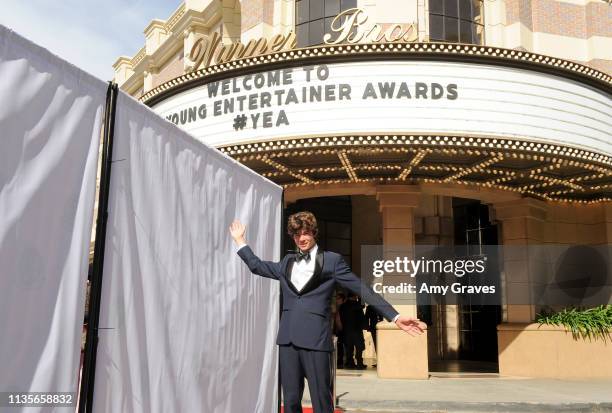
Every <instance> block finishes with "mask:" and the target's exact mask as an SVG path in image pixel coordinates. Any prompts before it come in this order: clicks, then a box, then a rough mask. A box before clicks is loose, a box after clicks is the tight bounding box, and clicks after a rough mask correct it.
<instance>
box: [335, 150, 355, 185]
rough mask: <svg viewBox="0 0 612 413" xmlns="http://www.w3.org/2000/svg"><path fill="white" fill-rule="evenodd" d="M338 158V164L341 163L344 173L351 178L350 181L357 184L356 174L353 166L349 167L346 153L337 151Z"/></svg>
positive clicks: (349, 162)
mask: <svg viewBox="0 0 612 413" xmlns="http://www.w3.org/2000/svg"><path fill="white" fill-rule="evenodd" d="M338 157H339V158H340V162H342V166H343V167H344V169H346V173H347V174H348V176H349V177H350V178H351V180H352V181H354V182H357V181H359V178H358V177H357V173H356V172H355V170H354V169H353V165H351V161H350V160H349V158H348V156H346V151H345V150H342V151H338Z"/></svg>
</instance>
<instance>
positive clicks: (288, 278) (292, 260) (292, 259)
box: [285, 254, 300, 295]
mask: <svg viewBox="0 0 612 413" xmlns="http://www.w3.org/2000/svg"><path fill="white" fill-rule="evenodd" d="M293 264H295V254H292V255H291V257H289V262H288V263H287V272H286V273H285V281H287V285H288V286H289V288H290V289H291V291H293V292H294V293H295V295H299V294H300V292H299V291H298V290H297V288H295V285H293V283H292V282H291V270H292V269H293Z"/></svg>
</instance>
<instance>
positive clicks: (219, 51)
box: [189, 8, 418, 71]
mask: <svg viewBox="0 0 612 413" xmlns="http://www.w3.org/2000/svg"><path fill="white" fill-rule="evenodd" d="M367 20H368V15H367V14H366V12H365V11H364V10H363V9H359V8H353V9H348V10H345V11H343V12H342V13H340V14H338V15H337V16H336V17H334V20H332V23H331V30H332V32H333V34H330V33H327V34H325V36H323V41H324V42H325V44H339V43H348V44H351V43H360V42H366V43H378V42H386V43H393V42H414V41H416V40H417V39H418V30H417V25H416V23H411V24H409V25H408V26H407V27H404V26H403V25H401V24H395V25H393V26H390V27H389V28H387V29H386V30H382V26H380V25H379V24H374V25H373V26H371V27H366V26H365V24H366V22H367ZM296 45H297V38H296V35H295V33H294V32H289V33H288V34H286V35H284V34H277V35H275V36H273V37H271V38H270V39H266V38H264V37H260V38H257V39H252V40H250V41H249V42H247V44H243V43H241V42H236V43H231V44H222V43H221V35H220V34H219V33H217V32H215V33H213V34H211V35H210V36H208V37H203V38H200V39H198V40H197V41H196V42H195V43H194V44H193V47H192V48H191V51H190V52H189V59H191V61H192V62H194V65H193V68H192V69H191V70H192V71H196V70H199V69H203V68H206V67H208V66H210V65H212V64H221V63H226V62H229V61H232V60H236V59H243V58H247V57H254V56H259V55H262V54H267V53H276V52H281V51H284V50H291V49H295V47H296Z"/></svg>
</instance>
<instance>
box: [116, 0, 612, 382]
mask: <svg viewBox="0 0 612 413" xmlns="http://www.w3.org/2000/svg"><path fill="white" fill-rule="evenodd" d="M144 34H145V45H144V47H143V48H142V49H141V50H140V51H139V52H138V53H137V54H136V55H134V56H133V57H120V58H119V59H118V60H117V61H116V62H115V64H114V68H115V81H116V82H117V83H118V84H119V86H120V87H121V88H122V89H123V90H124V91H126V92H128V93H129V94H131V95H132V96H134V98H136V99H140V100H141V101H142V102H143V103H145V104H146V105H148V106H150V107H151V108H152V109H153V110H154V111H156V112H157V113H159V114H160V115H161V116H163V117H165V118H166V119H167V120H168V121H170V122H173V123H175V124H177V125H179V126H180V127H181V128H183V129H185V130H186V131H188V132H189V133H191V134H192V135H193V136H195V137H196V138H198V139H200V140H201V141H203V142H205V143H207V144H209V145H212V146H214V147H216V148H218V149H219V150H221V151H222V152H224V153H226V154H228V155H229V156H231V157H233V158H234V159H236V160H237V161H239V162H241V163H243V164H244V165H246V166H248V167H249V168H252V169H253V170H255V171H257V172H258V173H260V174H261V175H263V176H265V177H267V178H269V179H271V180H272V181H274V182H276V183H278V184H279V185H282V186H283V187H284V189H285V192H284V202H285V207H286V209H285V212H286V213H287V214H289V213H292V212H295V211H299V210H305V209H306V210H310V211H312V212H314V213H315V214H316V215H317V218H318V219H319V221H320V227H321V233H320V235H319V244H320V245H321V246H322V247H323V248H326V249H329V250H332V251H336V252H339V253H341V254H342V255H344V256H345V258H346V259H347V261H348V262H349V263H350V264H352V265H351V266H352V268H353V270H354V271H355V273H357V274H359V275H360V276H361V277H362V278H363V279H368V280H370V278H371V275H372V274H371V267H370V266H369V265H368V264H364V262H366V263H367V262H369V261H367V259H366V257H365V255H368V254H370V252H371V251H372V248H375V247H369V246H382V247H383V251H384V252H383V255H385V256H387V255H388V253H389V251H400V250H401V251H412V252H414V251H418V247H419V246H428V247H431V246H448V247H453V246H469V247H470V248H469V250H470V251H471V252H470V253H469V254H470V255H474V254H476V255H478V254H480V255H481V256H482V255H487V254H488V255H487V256H488V257H489V259H490V258H491V257H492V255H496V257H495V262H496V265H495V266H494V267H492V268H493V269H491V270H490V271H489V272H488V273H487V277H490V279H492V280H493V281H492V282H493V284H495V285H496V286H497V297H498V298H499V300H498V301H495V302H487V303H482V302H480V301H478V300H472V299H471V298H469V297H468V298H466V296H462V297H463V298H462V299H461V300H460V301H459V302H457V301H453V302H445V301H444V299H441V300H437V301H428V300H429V299H430V298H428V295H427V294H421V295H418V296H417V297H415V296H413V295H406V294H404V295H402V294H398V293H395V294H394V293H393V291H392V290H391V289H387V290H386V291H385V292H384V294H385V296H386V297H388V298H390V299H392V302H393V303H394V305H396V307H398V308H399V309H400V310H401V312H402V313H403V314H405V315H412V316H419V317H420V318H421V319H423V320H424V321H426V322H427V324H428V330H427V334H423V335H421V336H419V337H410V336H409V335H407V334H403V333H402V332H401V331H400V330H398V329H397V327H396V326H395V325H393V324H391V323H386V322H382V323H379V324H378V335H377V336H378V343H377V344H378V346H377V364H378V367H377V369H378V374H379V376H381V377H386V378H427V377H428V374H429V373H432V372H440V371H468V372H470V371H481V372H482V371H488V372H493V373H499V374H500V375H504V376H527V377H557V378H561V377H610V376H611V375H612V347H611V346H610V344H609V342H608V343H604V342H603V341H601V340H594V341H588V340H581V339H575V338H573V337H572V335H571V334H569V333H566V332H565V330H564V329H563V328H561V327H556V326H551V325H543V326H539V324H538V323H535V320H536V317H537V314H538V313H540V312H542V311H544V310H548V307H549V305H550V307H551V308H552V309H553V310H558V309H560V308H562V307H563V305H562V304H563V302H562V301H554V300H553V301H550V302H547V301H546V300H541V299H538V297H539V298H541V297H542V296H543V295H542V294H544V293H543V291H542V290H543V286H546V288H548V286H549V285H550V283H547V281H550V279H555V277H556V274H555V268H556V266H557V264H556V261H554V259H553V258H551V257H553V256H555V253H554V252H551V251H562V250H563V249H564V248H567V246H582V247H589V248H593V249H594V251H597V254H600V256H602V257H603V260H602V262H603V266H602V267H601V268H595V269H591V268H589V269H588V270H584V271H582V272H581V271H580V269H579V266H574V267H573V268H574V270H575V271H576V273H575V274H574V275H575V277H574V278H572V276H573V275H572V274H569V276H567V275H566V278H565V279H564V280H565V281H567V282H568V283H569V284H571V283H572V282H577V281H576V279H578V281H580V280H579V279H580V278H581V277H582V282H583V283H586V284H584V291H583V293H584V294H583V295H582V296H581V297H579V298H585V297H586V296H589V297H590V298H593V299H594V300H595V301H592V303H595V302H596V303H597V304H604V303H612V297H611V296H610V292H611V290H610V288H609V287H610V286H609V283H607V280H609V278H610V277H609V274H610V271H612V270H611V269H610V268H609V265H608V264H609V263H610V259H609V258H610V256H609V252H608V248H607V247H609V246H610V245H611V244H612V100H611V96H612V87H611V85H612V6H611V5H610V4H608V3H607V2H605V1H598V0H531V1H530V0H487V1H481V0H368V1H365V0H242V1H239V0H214V1H213V0H185V2H184V3H182V4H180V5H179V6H178V8H177V10H176V11H175V12H174V13H173V14H172V15H171V16H169V17H168V18H167V19H166V20H153V21H152V22H151V23H150V24H149V25H148V26H147V27H146V29H145V31H144ZM491 246H499V247H497V248H491ZM288 247H289V245H288ZM474 251H476V253H474ZM483 251H488V252H486V253H483ZM563 251H564V250H563ZM587 255H588V254H587ZM556 258H557V259H558V258H559V257H558V255H557V256H556ZM366 273H367V274H366ZM383 278H386V276H385V277H383ZM595 278H597V283H595V284H597V285H594V281H593V280H594V279H595ZM392 279H393V277H389V280H392ZM572 280H573V281H572ZM557 281H559V280H558V279H557ZM561 281H563V280H561ZM389 283H390V284H393V281H389V282H387V281H385V284H389ZM562 284H563V282H557V284H556V285H557V286H559V285H562ZM569 284H566V285H569ZM574 287H575V285H574ZM544 289H545V288H544ZM593 289H595V290H593ZM587 290H588V291H587ZM570 295H571V294H570ZM574 298H576V296H574ZM580 302H581V303H585V301H580ZM566 356H567V357H566Z"/></svg>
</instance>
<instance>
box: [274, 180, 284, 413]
mask: <svg viewBox="0 0 612 413" xmlns="http://www.w3.org/2000/svg"><path fill="white" fill-rule="evenodd" d="M280 216H281V222H280V229H281V236H280V255H279V257H280V258H279V259H281V260H282V259H283V255H284V254H285V231H284V226H285V189H284V188H283V192H282V193H281V213H280ZM278 291H279V300H278V322H279V323H280V318H281V316H282V314H283V290H282V289H281V288H280V283H279V284H278ZM276 373H277V376H278V387H277V389H276V390H277V399H278V403H277V404H278V406H277V409H278V413H280V412H281V379H280V350H279V352H278V363H277V368H276Z"/></svg>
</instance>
